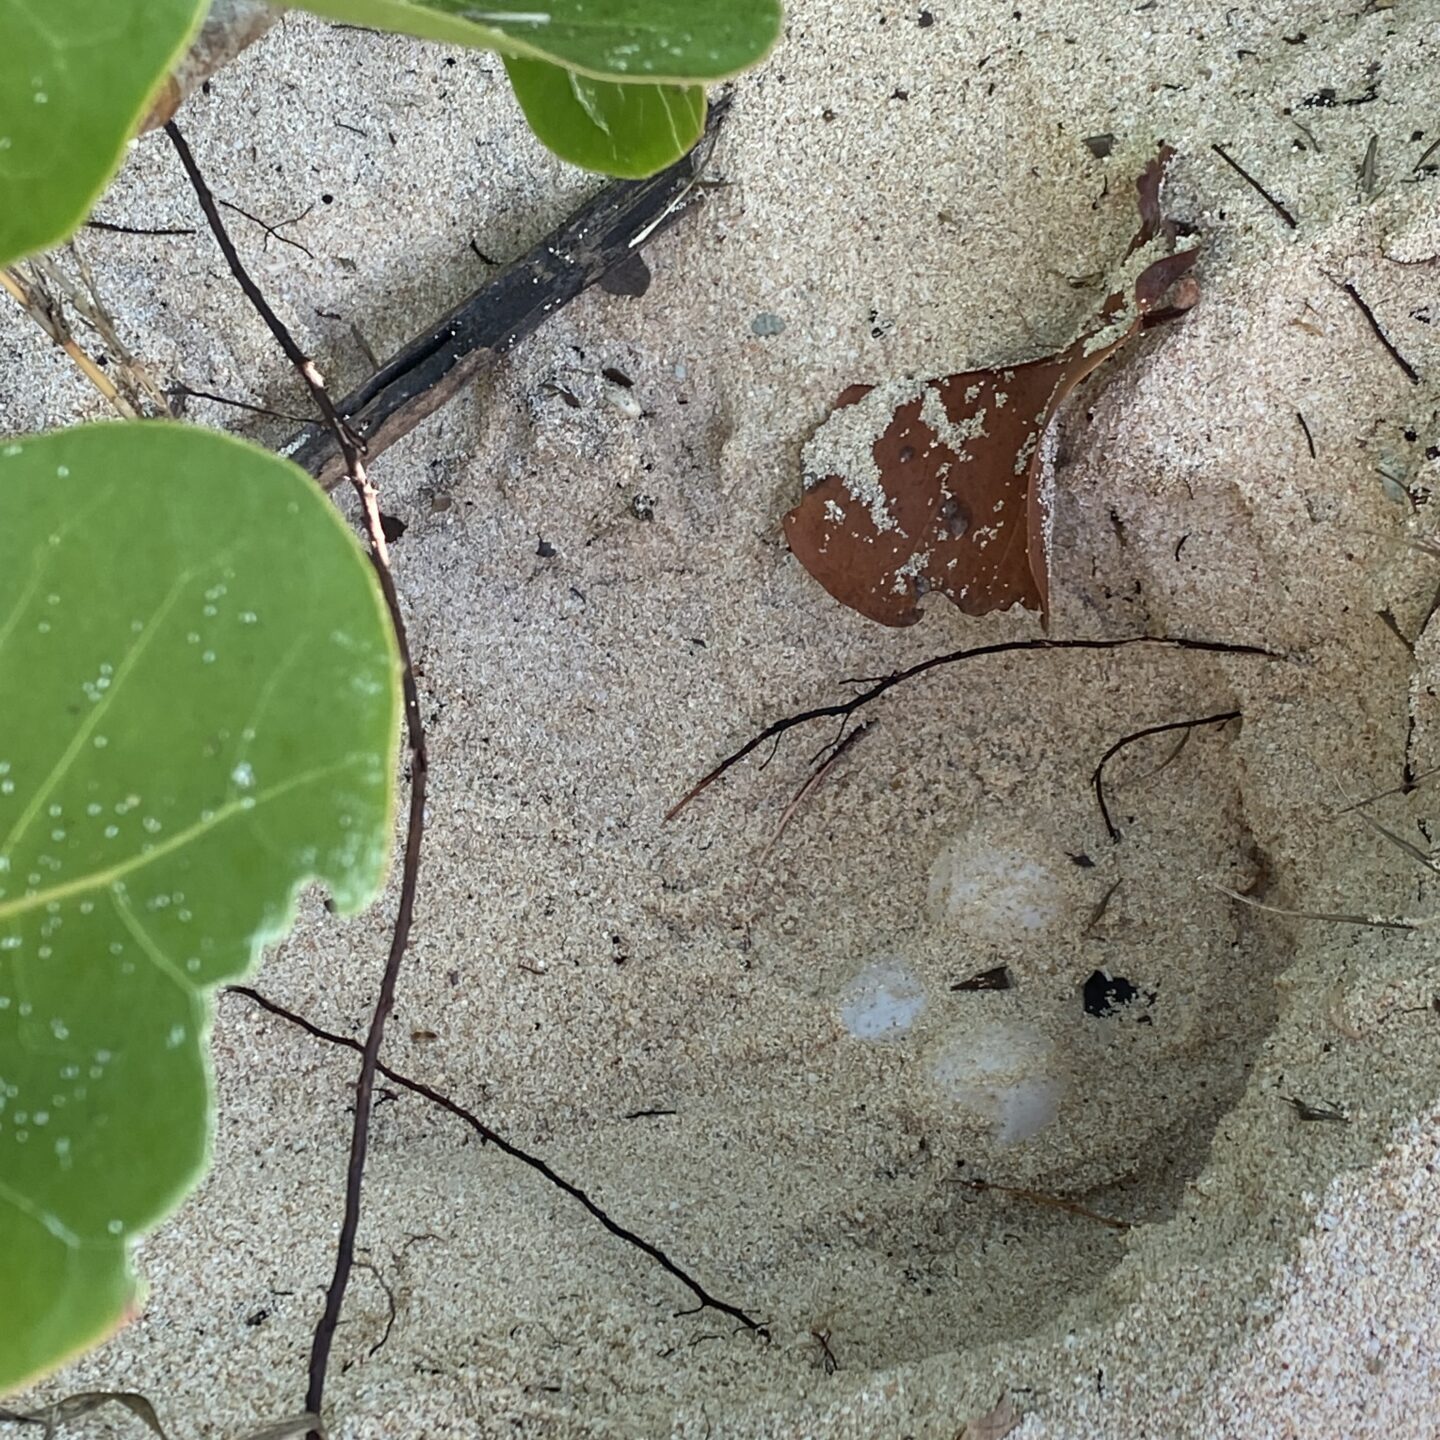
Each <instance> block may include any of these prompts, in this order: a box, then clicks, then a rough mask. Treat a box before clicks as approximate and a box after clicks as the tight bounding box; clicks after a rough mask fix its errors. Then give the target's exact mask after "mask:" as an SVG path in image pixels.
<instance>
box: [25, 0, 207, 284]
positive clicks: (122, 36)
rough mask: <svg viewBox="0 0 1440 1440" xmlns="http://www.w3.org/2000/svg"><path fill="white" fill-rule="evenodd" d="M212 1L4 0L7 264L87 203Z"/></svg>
mask: <svg viewBox="0 0 1440 1440" xmlns="http://www.w3.org/2000/svg"><path fill="white" fill-rule="evenodd" d="M204 9H205V0H0V265H8V264H9V263H10V262H11V261H12V260H16V259H19V258H20V257H21V256H22V255H28V254H30V253H31V252H33V251H36V250H44V249H46V248H47V247H48V246H51V245H54V244H57V243H58V242H59V241H61V240H63V239H64V238H65V236H66V235H68V234H69V233H70V231H72V230H73V229H74V228H75V227H76V226H77V225H78V224H79V223H80V222H81V220H83V219H84V218H85V216H86V214H87V213H88V212H89V209H90V207H91V205H93V204H94V202H95V198H96V196H98V195H99V193H100V191H101V190H102V189H103V188H104V186H105V183H106V181H108V180H109V178H110V177H111V175H113V174H114V172H115V170H116V167H117V166H118V165H119V163H120V157H121V155H122V154H123V153H124V149H125V143H126V141H128V140H129V138H130V136H131V135H132V134H133V133H134V131H135V127H136V125H137V124H138V123H139V122H140V119H141V118H142V116H143V115H144V113H145V109H146V102H147V101H148V100H149V99H150V97H151V95H152V94H153V92H154V90H155V88H156V85H157V84H158V82H159V81H160V79H161V77H162V76H164V75H165V73H166V72H167V71H168V70H169V68H170V65H171V63H172V62H173V61H174V60H175V59H176V58H177V57H178V56H179V55H180V54H181V52H182V51H183V50H184V49H185V46H186V45H187V43H188V42H189V39H190V34H191V32H192V30H193V29H194V28H195V26H196V24H197V23H198V21H199V18H200V15H201V13H202V12H203V10H204Z"/></svg>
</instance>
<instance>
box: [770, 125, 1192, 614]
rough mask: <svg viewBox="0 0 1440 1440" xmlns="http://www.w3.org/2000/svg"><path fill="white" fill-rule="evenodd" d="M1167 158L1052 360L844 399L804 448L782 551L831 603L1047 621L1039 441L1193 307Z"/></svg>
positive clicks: (1149, 170)
mask: <svg viewBox="0 0 1440 1440" xmlns="http://www.w3.org/2000/svg"><path fill="white" fill-rule="evenodd" d="M1171 153H1172V152H1170V151H1169V150H1168V149H1167V148H1162V149H1161V151H1160V153H1159V154H1158V155H1157V156H1156V158H1155V159H1154V160H1153V161H1152V162H1151V163H1150V164H1149V165H1148V166H1146V168H1145V170H1144V172H1143V173H1142V174H1141V176H1140V177H1139V180H1138V182H1137V189H1138V198H1139V209H1140V228H1139V232H1138V233H1137V235H1136V237H1135V240H1134V241H1133V242H1132V244H1131V247H1130V252H1129V254H1128V255H1127V256H1126V259H1125V264H1124V268H1123V271H1122V273H1121V274H1120V275H1119V276H1118V277H1117V280H1116V282H1115V285H1114V288H1113V289H1112V290H1111V292H1110V294H1109V296H1108V297H1107V299H1106V300H1105V303H1104V304H1103V305H1102V306H1101V307H1100V309H1099V311H1098V313H1097V314H1096V316H1095V317H1094V319H1093V320H1092V321H1091V323H1090V324H1089V325H1088V326H1087V327H1086V328H1085V329H1084V330H1083V331H1082V332H1081V334H1080V335H1079V336H1078V337H1077V338H1076V339H1075V341H1074V342H1073V343H1072V344H1070V345H1068V346H1067V347H1066V348H1065V349H1064V350H1062V351H1060V353H1059V354H1057V355H1051V356H1047V357H1046V358H1045V359H1042V360H1032V361H1029V362H1027V363H1024V364H1017V365H1004V366H989V367H986V368H983V369H979V370H967V371H963V372H961V373H960V374H956V375H946V376H944V377H942V378H940V379H934V380H925V381H922V382H917V381H904V380H902V381H896V382H890V383H888V384H885V385H881V386H876V387H871V386H864V385H856V386H851V387H850V388H849V389H848V390H846V391H845V392H844V393H843V394H842V395H841V396H840V398H839V400H838V402H837V404H836V408H835V411H834V412H833V414H832V415H831V416H830V418H829V419H828V420H827V421H826V422H825V423H824V424H823V425H822V426H821V427H820V429H819V430H818V431H817V432H816V433H815V435H814V436H813V437H812V439H811V440H810V442H809V444H808V445H807V446H806V447H805V450H804V453H803V461H802V463H803V468H804V472H805V485H806V490H805V495H804V498H803V499H802V500H801V501H800V503H799V504H798V505H797V506H796V507H795V508H794V509H793V510H792V511H791V512H790V513H789V514H788V515H787V516H786V517H785V534H786V538H787V539H788V541H789V544H790V549H791V550H792V552H793V553H794V554H795V556H796V557H797V559H799V561H800V562H801V564H803V565H804V566H805V568H806V569H807V570H808V571H809V572H810V573H811V575H813V576H814V577H815V579H817V580H818V581H819V582H820V583H821V584H822V585H823V586H824V587H825V588H826V589H827V590H828V591H829V592H830V593H831V594H832V595H833V596H834V597H835V598H836V599H837V600H839V601H841V602H842V603H843V604H845V605H848V606H850V608H851V609H853V610H857V611H859V612H860V614H862V615H865V616H868V617H869V618H870V619H872V620H877V621H879V622H880V623H881V624H882V625H912V624H914V623H915V621H916V620H918V619H919V618H920V613H921V612H920V607H919V604H918V601H919V599H920V597H921V596H922V595H924V594H926V593H928V592H930V591H932V590H933V591H939V592H940V593H941V594H943V595H946V596H947V597H948V598H949V599H951V600H952V601H954V603H955V604H956V605H958V606H959V607H960V609H961V610H963V611H964V612H965V613H966V614H967V615H987V614H989V613H990V612H991V611H994V610H1008V609H1009V608H1010V607H1012V606H1014V605H1020V606H1023V607H1025V608H1026V609H1030V610H1038V611H1039V612H1040V614H1041V616H1042V618H1044V619H1045V620H1047V621H1048V618H1049V605H1050V582H1049V540H1050V505H1051V498H1052V497H1051V495H1050V493H1049V487H1048V484H1047V481H1046V454H1045V448H1046V440H1047V437H1048V435H1049V432H1050V426H1051V422H1052V421H1053V420H1054V418H1055V416H1056V414H1057V412H1058V411H1059V409H1060V407H1061V405H1062V404H1063V403H1064V401H1065V399H1066V397H1067V396H1068V395H1069V394H1070V392H1071V391H1072V390H1073V389H1074V388H1075V386H1076V385H1078V384H1079V383H1080V381H1081V380H1083V379H1084V378H1085V376H1086V375H1088V374H1089V373H1090V372H1091V371H1092V370H1094V369H1095V368H1096V367H1097V366H1099V365H1100V364H1101V363H1103V362H1104V361H1105V360H1106V359H1107V358H1108V357H1109V356H1110V355H1113V354H1114V353H1115V352H1116V351H1117V350H1118V349H1120V347H1121V346H1123V345H1124V344H1125V343H1126V342H1127V341H1129V340H1131V339H1132V338H1133V337H1134V336H1135V335H1137V334H1139V333H1140V331H1141V330H1142V329H1144V328H1146V327H1147V326H1149V325H1153V324H1157V323H1159V322H1160V321H1162V320H1169V319H1173V318H1174V317H1175V316H1177V315H1179V314H1183V313H1184V311H1185V310H1187V309H1188V308H1189V307H1190V306H1191V305H1193V304H1194V303H1195V302H1196V300H1197V299H1198V298H1199V291H1198V289H1197V288H1196V286H1195V282H1194V281H1193V279H1191V278H1190V275H1189V271H1190V269H1191V267H1192V266H1193V264H1194V263H1195V257H1196V254H1197V253H1198V252H1197V251H1195V250H1193V249H1191V250H1182V251H1174V250H1172V248H1171V247H1172V246H1173V244H1174V239H1175V233H1176V230H1175V226H1174V225H1173V223H1171V222H1168V221H1166V220H1165V219H1164V217H1163V215H1162V213H1161V209H1160V184H1161V180H1162V177H1163V174H1164V169H1165V166H1166V164H1167V163H1168V161H1169V159H1170V155H1171Z"/></svg>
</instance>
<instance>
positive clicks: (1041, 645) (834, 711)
mask: <svg viewBox="0 0 1440 1440" xmlns="http://www.w3.org/2000/svg"><path fill="white" fill-rule="evenodd" d="M1129 645H1162V646H1166V647H1168V648H1169V649H1172V650H1199V651H1203V652H1205V653H1207V654H1211V655H1255V656H1259V657H1261V658H1263V659H1266V660H1281V659H1283V658H1284V656H1282V655H1281V654H1280V653H1279V652H1278V651H1275V650H1267V649H1265V648H1264V646H1262V645H1232V644H1227V643H1226V642H1224V641H1220V640H1189V639H1185V638H1184V637H1182V636H1175V635H1126V636H1123V637H1121V638H1120V639H1118V640H1007V641H1005V642H1003V643H1001V644H996V645H978V646H976V647H974V648H973V649H969V650H952V651H950V652H949V654H946V655H935V656H932V657H931V658H930V659H929V660H921V661H919V662H918V663H917V664H915V665H911V666H909V667H908V668H906V669H904V670H896V671H894V672H893V673H892V674H890V675H886V676H883V677H882V678H881V679H879V680H876V681H875V682H874V683H873V684H872V685H870V686H869V687H868V688H867V689H865V690H862V691H860V692H859V693H858V694H856V695H852V696H851V697H850V699H848V700H840V701H836V702H835V704H833V705H817V706H816V707H815V708H814V709H811V710H802V711H800V712H799V713H798V714H795V715H788V716H786V718H785V719H783V720H776V721H775V722H774V723H772V724H770V725H767V726H766V727H765V728H764V729H763V730H761V731H760V733H759V734H758V735H755V736H754V737H752V738H751V739H750V740H747V741H746V742H745V744H744V745H742V746H741V747H740V748H739V749H738V750H736V751H735V752H734V753H733V754H731V755H728V756H726V758H725V759H724V760H722V761H721V762H720V763H719V764H718V765H717V766H715V768H714V769H713V770H711V771H710V773H709V774H708V775H706V776H705V777H704V778H703V779H701V780H699V781H698V782H697V783H696V784H694V785H692V786H691V787H690V789H689V790H688V791H687V792H686V793H685V794H684V795H683V796H681V798H680V799H679V800H678V801H676V803H675V804H674V805H672V806H671V807H670V810H669V811H668V812H667V813H666V816H665V818H666V819H667V820H673V819H674V818H675V817H676V816H677V815H679V814H680V812H681V811H682V810H684V809H685V807H686V806H687V805H689V804H690V803H691V801H693V800H694V799H696V797H697V796H699V795H700V794H701V793H702V792H703V791H705V790H707V789H708V788H709V787H710V786H711V785H713V784H714V783H715V781H717V780H718V779H720V777H721V776H722V775H724V774H725V772H726V771H727V770H730V769H732V768H733V767H734V766H736V765H738V764H739V763H740V762H741V761H742V760H744V759H745V758H746V756H748V755H751V754H753V753H754V752H755V751H756V750H758V749H759V748H760V746H762V745H763V744H764V743H765V742H766V741H767V740H772V739H778V738H779V737H780V736H782V735H784V734H785V733H786V732H787V731H789V730H793V729H795V727H796V726H797V725H808V724H810V723H811V722H812V721H814V720H827V719H829V718H831V717H832V716H836V715H838V716H842V717H844V718H846V719H848V718H849V717H850V716H852V715H854V714H855V712H856V711H857V710H860V709H863V708H864V707H865V706H866V705H869V704H871V703H873V702H874V701H876V700H878V699H879V698H880V697H881V696H882V695H884V694H885V693H886V692H887V691H890V690H893V689H894V688H895V687H896V686H897V685H903V684H904V683H905V682H906V681H907V680H913V679H915V678H916V677H917V676H919V675H924V674H926V673H927V672H929V671H931V670H938V669H939V668H940V667H941V666H943V665H956V664H959V663H961V662H962V661H965V660H978V659H980V658H981V657H982V656H984V655H1010V654H1016V653H1019V652H1021V651H1034V650H1122V649H1124V648H1125V647H1126V646H1129ZM1198 723H1204V722H1198Z"/></svg>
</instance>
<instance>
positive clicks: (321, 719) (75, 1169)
mask: <svg viewBox="0 0 1440 1440" xmlns="http://www.w3.org/2000/svg"><path fill="white" fill-rule="evenodd" d="M398 694H399V682H398V662H397V659H396V652H395V645H394V640H393V636H392V632H391V629H390V626H389V623H388V620H387V617H386V612H385V608H384V604H383V601H382V599H381V596H380V592H379V587H378V585H377V583H376V581H375V577H374V575H373V572H372V571H371V569H370V567H369V565H368V563H367V561H366V560H365V558H364V556H363V554H362V552H361V551H360V548H359V546H358V545H357V544H356V543H355V541H354V539H353V538H352V536H351V535H350V534H349V533H348V531H347V530H346V528H345V526H344V523H343V522H342V520H341V519H340V518H339V516H338V514H337V513H336V511H335V510H334V508H333V507H332V506H331V505H330V504H329V503H328V502H327V501H326V499H325V498H324V496H323V495H322V494H321V493H320V492H319V491H318V490H317V489H316V487H315V486H314V484H313V483H312V482H311V481H310V480H309V478H308V477H307V476H305V475H304V474H303V473H302V472H301V471H300V470H299V469H297V468H296V467H295V466H293V465H291V464H290V463H289V462H288V461H285V460H281V459H278V458H276V457H275V456H273V455H269V454H267V453H266V452H264V451H262V450H258V449H255V448H254V447H252V446H249V445H246V444H242V443H241V442H239V441H236V440H232V439H229V438H227V437H225V436H221V435H216V434H212V433H208V432H204V431H200V430H195V429H190V428H187V427H182V426H178V425H170V424H161V423H157V422H147V423H145V424H144V425H95V426H83V427H79V428H76V429H73V430H67V431H63V432H60V433H56V434H53V435H47V436H41V437H38V438H33V439H26V440H20V441H14V442H11V443H8V444H3V445H0V716H3V722H0V1311H3V1317H4V1318H3V1323H0V1392H3V1391H4V1390H6V1389H8V1388H12V1387H14V1386H16V1385H18V1384H20V1383H21V1382H22V1381H24V1380H26V1379H27V1378H31V1377H34V1376H35V1375H37V1374H38V1373H41V1372H43V1371H45V1370H47V1369H49V1368H51V1367H52V1366H54V1365H56V1364H58V1363H59V1362H61V1361H62V1360H64V1359H65V1358H66V1357H68V1356H70V1355H72V1354H74V1353H75V1352H76V1351H77V1350H79V1349H81V1348H82V1347H84V1346H86V1345H88V1344H90V1343H93V1342H94V1341H95V1340H96V1339H98V1338H99V1337H101V1336H103V1335H104V1334H106V1333H107V1332H109V1331H110V1330H112V1329H113V1328H114V1327H115V1326H116V1325H117V1324H118V1323H120V1322H121V1321H122V1320H123V1319H124V1318H125V1316H126V1315H127V1313H129V1312H130V1311H132V1310H133V1308H134V1304H135V1299H136V1284H135V1280H134V1277H133V1275H132V1274H131V1270H130V1264H129V1251H130V1248H131V1244H132V1241H133V1240H134V1238H135V1237H136V1236H137V1235H139V1234H143V1233H144V1232H145V1231H146V1230H148V1229H149V1228H151V1227H152V1226H154V1225H155V1224H156V1223H157V1222H158V1221H159V1220H160V1219H161V1218H162V1217H163V1216H164V1215H165V1214H166V1213H167V1212H168V1211H169V1210H170V1209H171V1208H172V1207H173V1206H174V1205H175V1204H176V1203H177V1202H178V1200H179V1199H180V1198H181V1196H182V1195H183V1194H184V1193H185V1191H186V1190H187V1189H188V1188H189V1187H190V1186H191V1185H192V1184H193V1183H194V1181H195V1179H196V1177H197V1174H198V1172H199V1171H200V1169H201V1167H202V1165H203V1163H204V1161H205V1158H206V1155H207V1151H208V1147H209V1129H210V1086H209V1078H208V1076H209V1066H208V1049H209V1046H208V1034H209V1027H210V1010H211V1007H210V998H209V997H210V991H211V990H212V988H213V987H214V986H215V985H217V984H219V983H221V982H222V981H226V980H230V979H233V978H235V977H237V976H239V975H241V974H242V973H243V972H244V971H245V970H246V969H247V968H248V967H249V966H250V965H251V964H252V962H253V961H254V960H255V959H256V957H257V956H258V954H259V951H260V948H261V946H262V945H263V944H265V943H267V942H269V941H272V940H274V939H277V938H278V937H280V936H282V935H283V934H284V933H285V932H286V930H287V929H288V928H289V926H290V923H291V919H292V916H293V911H294V904H295V897H296V892H297V891H298V889H299V887H300V886H301V885H302V884H303V883H304V882H305V881H306V880H308V879H316V880H319V881H320V882H321V883H323V884H324V885H326V886H327V887H328V888H329V890H330V893H331V895H332V897H333V900H334V903H335V905H336V907H337V908H338V909H340V910H341V911H345V912H353V911H355V910H358V909H359V908H360V907H361V906H363V905H364V904H366V903H367V902H368V901H369V900H370V898H371V897H372V896H373V895H374V894H375V892H376V890H377V888H378V886H379V884H380V882H381V880H382V878H383V876H384V872H385V868H386V861H387V856H388V854H389V850H390V842H391V831H392V827H393V819H394V769H395V766H394V758H395V747H396V742H397V736H398V723H399V700H398Z"/></svg>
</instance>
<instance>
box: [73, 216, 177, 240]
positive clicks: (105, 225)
mask: <svg viewBox="0 0 1440 1440" xmlns="http://www.w3.org/2000/svg"><path fill="white" fill-rule="evenodd" d="M85 228H86V229H87V230H103V231H105V233H106V234H108V235H156V236H159V235H194V234H197V233H198V232H197V231H196V230H195V229H194V227H193V226H189V225H161V226H157V227H156V228H154V229H147V228H142V227H140V226H137V225H116V224H113V223H112V222H111V221H109V220H95V219H90V220H87V221H86V222H85Z"/></svg>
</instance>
